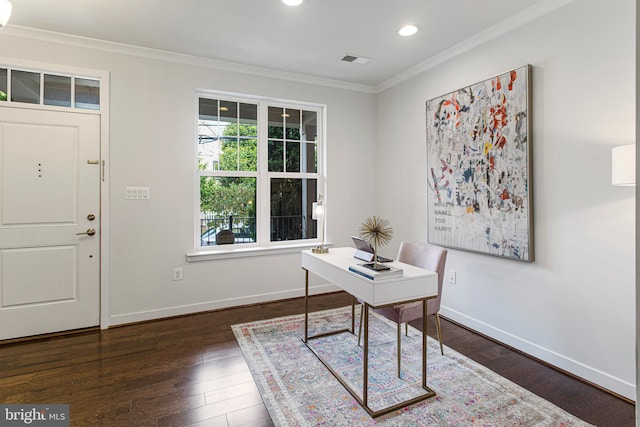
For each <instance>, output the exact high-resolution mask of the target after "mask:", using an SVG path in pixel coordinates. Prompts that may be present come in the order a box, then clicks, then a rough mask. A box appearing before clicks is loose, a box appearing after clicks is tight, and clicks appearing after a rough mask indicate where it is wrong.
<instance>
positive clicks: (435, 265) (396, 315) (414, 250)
mask: <svg viewBox="0 0 640 427" xmlns="http://www.w3.org/2000/svg"><path fill="white" fill-rule="evenodd" d="M446 260H447V250H446V249H444V248H442V247H440V246H436V245H430V244H427V243H423V242H407V241H403V242H402V243H400V249H399V250H398V261H400V262H404V263H405V264H411V265H415V266H416V267H421V268H424V269H427V270H431V271H435V272H436V273H438V296H437V297H436V298H434V299H430V300H429V301H427V315H428V316H431V315H435V316H436V328H437V331H438V341H439V342H440V353H442V354H443V355H444V348H443V346H442V331H441V329H440V316H439V312H440V300H441V298H442V283H443V280H444V271H445V264H446ZM362 309H364V304H363V305H362ZM362 309H361V310H360V326H359V332H358V344H359V343H360V335H362V313H363V311H362ZM375 312H376V313H378V314H381V315H383V316H384V317H386V318H387V319H389V320H392V321H394V322H396V323H397V324H398V350H397V351H398V377H400V359H401V357H400V355H401V343H402V333H401V328H400V326H401V324H402V323H405V334H408V326H407V325H406V323H407V322H410V321H412V320H416V319H421V318H422V302H421V301H417V302H411V303H407V304H398V305H394V306H391V307H383V308H379V309H375Z"/></svg>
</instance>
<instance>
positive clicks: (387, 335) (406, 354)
mask: <svg viewBox="0 0 640 427" xmlns="http://www.w3.org/2000/svg"><path fill="white" fill-rule="evenodd" d="M357 320H358V314H357V312H356V328H357ZM369 322H370V326H369V337H370V341H369V361H370V365H369V391H368V393H369V406H370V407H372V408H373V409H374V410H377V409H378V408H376V407H375V406H376V405H379V406H382V407H383V406H384V405H387V404H388V403H389V402H393V401H397V400H398V399H405V398H406V397H409V396H414V395H417V394H419V393H420V392H421V390H422V388H421V387H420V384H421V378H422V377H421V372H422V371H421V366H422V358H421V352H420V351H421V350H420V348H421V344H422V335H421V333H420V332H419V331H418V330H416V329H414V328H412V327H410V328H409V336H408V337H407V336H405V335H404V334H403V335H402V379H399V378H398V377H397V371H396V369H397V368H396V360H397V359H396V353H395V351H396V339H397V335H396V324H395V323H392V322H390V321H388V320H387V319H385V318H383V317H381V316H377V315H375V314H372V315H371V316H370V320H369ZM350 326H351V307H344V308H339V309H334V310H326V311H320V312H315V313H310V315H309V335H316V334H319V333H322V332H326V331H330V330H335V329H340V328H345V327H350ZM232 329H233V332H234V334H235V336H236V339H237V340H238V343H239V345H240V348H241V349H242V353H243V355H244V357H245V359H246V361H247V364H248V365H249V369H250V370H251V373H252V375H253V378H254V380H255V382H256V384H257V386H258V389H259V390H260V394H261V395H262V399H263V401H264V403H265V406H266V407H267V409H268V411H269V414H270V415H271V418H272V420H273V422H274V424H275V425H276V426H331V427H334V426H335V427H337V426H374V425H375V426H377V425H380V426H401V427H408V426H499V427H503V426H505V427H506V426H523V427H534V426H539V427H542V426H565V427H569V426H589V424H587V423H585V422H583V421H581V420H579V419H578V418H576V417H574V416H573V415H571V414H569V413H567V412H565V411H563V410H562V409H560V408H558V407H557V406H555V405H553V404H551V403H549V402H547V401H546V400H544V399H542V398H540V397H538V396H536V395H534V394H533V393H530V392H529V391H527V390H525V389H523V388H521V387H519V386H518V385H516V384H514V383H512V382H511V381H509V380H507V379H505V378H503V377H501V376H500V375H498V374H496V373H495V372H493V371H491V370H489V369H487V368H485V367H483V366H481V365H479V364H477V363H475V362H474V361H472V360H470V359H468V358H467V357H465V356H463V355H461V354H459V353H457V352H455V351H454V350H452V349H450V348H448V347H445V349H444V356H442V355H441V354H440V348H439V345H438V342H437V341H436V340H433V339H432V338H430V337H429V338H428V342H427V347H428V353H427V355H428V377H427V378H428V379H427V385H428V387H429V388H431V389H432V390H434V391H435V392H436V396H435V397H433V398H430V399H428V400H425V401H422V402H419V403H416V404H414V405H411V406H409V407H406V408H404V409H401V410H397V411H395V412H391V413H389V414H386V415H383V416H381V417H378V418H375V419H374V418H371V417H370V416H369V415H368V414H367V412H366V411H365V410H364V409H363V408H362V407H361V406H360V405H359V404H358V402H357V401H356V400H355V399H354V398H353V396H351V395H350V394H349V392H347V390H346V389H345V388H344V387H343V386H342V385H341V384H340V383H339V382H338V381H337V380H336V379H335V377H334V376H333V375H332V374H331V373H330V372H329V371H328V370H327V368H326V367H325V366H324V365H323V364H322V363H321V362H320V361H319V360H318V358H317V357H316V356H315V355H314V354H313V353H312V352H311V350H309V348H307V346H306V345H305V344H304V342H303V341H302V337H303V335H304V315H295V316H287V317H279V318H276V319H270V320H264V321H258V322H250V323H244V324H240V325H233V326H232ZM309 343H310V345H312V346H313V348H314V350H315V351H316V352H318V353H319V354H321V355H322V357H323V358H324V359H325V360H326V361H327V362H328V363H329V364H330V366H331V367H332V368H333V369H334V370H336V371H337V372H339V373H340V375H341V376H342V377H343V378H344V379H345V381H346V382H347V383H348V384H349V385H350V386H351V387H352V388H353V389H354V390H362V347H361V346H358V345H357V336H355V335H352V334H350V333H341V334H338V335H331V336H328V337H325V338H320V339H315V340H311V341H309ZM359 396H360V397H361V394H359Z"/></svg>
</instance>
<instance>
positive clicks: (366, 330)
mask: <svg viewBox="0 0 640 427" xmlns="http://www.w3.org/2000/svg"><path fill="white" fill-rule="evenodd" d="M362 309H363V310H364V348H363V352H364V353H363V355H362V362H363V366H364V367H363V377H362V402H363V403H364V406H365V407H366V408H369V403H368V399H369V396H368V395H369V304H367V303H366V302H365V303H364V304H363V307H362Z"/></svg>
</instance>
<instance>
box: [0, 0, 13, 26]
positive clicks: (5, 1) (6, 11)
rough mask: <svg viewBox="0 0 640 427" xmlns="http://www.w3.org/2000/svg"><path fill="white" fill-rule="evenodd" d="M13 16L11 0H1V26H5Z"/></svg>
mask: <svg viewBox="0 0 640 427" xmlns="http://www.w3.org/2000/svg"><path fill="white" fill-rule="evenodd" d="M9 18H11V2H10V1H9V0H0V28H4V26H5V25H7V22H9Z"/></svg>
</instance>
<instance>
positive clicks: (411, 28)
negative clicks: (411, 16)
mask: <svg viewBox="0 0 640 427" xmlns="http://www.w3.org/2000/svg"><path fill="white" fill-rule="evenodd" d="M417 32H418V26H417V25H405V26H404V27H402V28H400V29H399V30H398V34H400V35H401V36H403V37H408V36H412V35H414V34H415V33H417Z"/></svg>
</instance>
